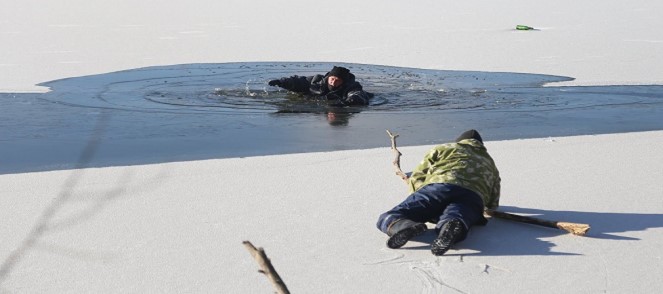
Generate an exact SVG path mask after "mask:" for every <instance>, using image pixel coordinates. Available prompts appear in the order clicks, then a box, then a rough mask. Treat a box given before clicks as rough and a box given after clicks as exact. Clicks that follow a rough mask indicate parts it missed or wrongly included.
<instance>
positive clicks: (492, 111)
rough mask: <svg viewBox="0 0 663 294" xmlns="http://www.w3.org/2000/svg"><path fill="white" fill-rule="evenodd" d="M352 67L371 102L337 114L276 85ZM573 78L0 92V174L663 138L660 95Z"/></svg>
mask: <svg viewBox="0 0 663 294" xmlns="http://www.w3.org/2000/svg"><path fill="white" fill-rule="evenodd" d="M334 65H341V66H345V67H348V68H349V69H350V70H351V71H352V72H353V73H354V74H355V75H356V76H357V80H358V81H359V82H360V83H361V84H362V85H363V86H364V89H365V90H367V91H369V92H372V93H374V94H375V97H374V98H373V99H372V101H371V104H370V105H369V106H364V107H346V108H339V107H333V106H330V105H328V103H327V101H324V100H319V99H315V98H310V97H303V96H300V95H296V94H293V93H288V92H287V91H284V90H281V89H279V88H276V87H270V86H268V85H267V81H268V80H270V79H274V78H280V77H284V76H291V75H304V76H307V75H314V74H324V73H326V72H327V71H329V70H330V69H331V67H332V66H334ZM569 80H572V78H570V77H561V76H550V75H538V74H519V73H494V72H468V71H444V70H425V69H414V68H400V67H389V66H379V65H365V64H343V63H333V64H332V63H301V62H289V63H223V64H185V65H173V66H158V67H148V68H139V69H134V70H127V71H120V72H113V73H107V74H99V75H92V76H84V77H75V78H68V79H63V80H57V81H51V82H47V83H44V84H42V85H44V86H48V87H50V88H51V90H52V91H51V92H49V93H44V94H12V93H6V94H0V103H1V105H2V110H0V127H1V128H0V173H16V172H32V171H45V170H55V169H67V168H79V167H88V166H93V167H94V166H114V165H133V164H145V163H157V162H170V161H185V160H200V159H211V158H228V157H245V156H260V155H274V154H284V153H301V152H316V151H334V150H347V149H365V148H375V147H388V146H389V137H388V136H387V134H386V132H385V130H386V129H389V130H391V131H392V132H395V133H398V134H400V136H399V139H398V143H399V146H406V145H428V144H438V143H443V142H447V141H450V140H453V139H454V138H455V137H456V136H457V135H458V134H459V133H461V132H462V131H464V130H467V129H470V128H474V129H477V130H479V131H480V132H481V134H482V136H483V137H484V139H485V140H486V141H491V140H505V139H520V138H534V137H540V138H546V137H554V136H570V135H585V134H602V133H621V132H633V131H648V130H661V129H663V86H654V85H651V86H648V85H642V86H593V87H545V86H544V85H545V84H547V83H554V82H561V81H569Z"/></svg>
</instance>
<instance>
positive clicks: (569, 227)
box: [484, 209, 590, 236]
mask: <svg viewBox="0 0 663 294" xmlns="http://www.w3.org/2000/svg"><path fill="white" fill-rule="evenodd" d="M484 213H485V214H487V215H489V216H492V217H497V218H501V219H507V220H512V221H517V222H521V223H527V224H532V225H538V226H543V227H548V228H553V229H560V230H565V231H567V232H569V233H571V234H574V235H577V236H584V235H585V234H586V233H587V232H588V231H589V229H590V226H589V225H588V224H578V223H569V222H558V221H549V220H544V219H540V218H535V217H531V216H523V215H517V214H512V213H508V212H502V211H497V210H490V209H486V210H485V211H484Z"/></svg>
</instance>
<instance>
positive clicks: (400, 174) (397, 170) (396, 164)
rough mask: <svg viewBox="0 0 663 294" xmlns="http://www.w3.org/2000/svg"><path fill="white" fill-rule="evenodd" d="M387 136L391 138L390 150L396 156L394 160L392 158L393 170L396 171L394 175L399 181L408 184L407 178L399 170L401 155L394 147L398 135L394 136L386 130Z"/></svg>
mask: <svg viewBox="0 0 663 294" xmlns="http://www.w3.org/2000/svg"><path fill="white" fill-rule="evenodd" d="M387 134H388V135H389V137H390V138H391V150H393V151H394V154H396V158H394V161H393V162H392V163H393V164H394V169H395V170H396V175H398V176H399V177H400V178H401V180H403V181H404V182H405V183H406V184H408V176H407V175H406V174H405V173H404V172H403V170H402V169H401V155H403V154H402V153H401V152H400V151H398V148H397V147H396V138H397V137H398V134H395V135H394V134H392V133H391V132H390V131H389V130H387Z"/></svg>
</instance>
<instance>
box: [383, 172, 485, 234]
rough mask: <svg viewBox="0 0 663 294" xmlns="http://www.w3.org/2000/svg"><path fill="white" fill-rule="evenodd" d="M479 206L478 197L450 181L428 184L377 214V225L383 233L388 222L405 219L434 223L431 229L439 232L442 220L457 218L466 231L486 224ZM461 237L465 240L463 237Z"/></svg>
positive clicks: (479, 198) (481, 202) (481, 206)
mask: <svg viewBox="0 0 663 294" xmlns="http://www.w3.org/2000/svg"><path fill="white" fill-rule="evenodd" d="M483 206H484V204H483V200H482V199H481V197H480V196H479V195H477V194H476V193H474V192H473V191H471V190H468V189H465V188H463V187H460V186H456V185H452V184H444V183H439V184H428V185H426V186H423V187H421V188H420V189H419V190H417V191H415V192H414V193H412V194H410V196H408V197H407V198H405V200H403V202H401V203H400V204H398V205H396V207H394V208H392V209H391V210H389V211H387V212H385V213H383V214H381V215H380V217H379V218H378V223H377V227H378V229H379V230H380V231H382V232H383V233H385V234H387V228H389V225H390V224H391V223H393V222H394V221H396V220H398V219H403V218H405V219H409V220H412V221H415V222H421V223H423V222H431V223H435V224H436V226H435V230H436V232H438V233H439V232H440V228H442V225H444V223H446V222H447V221H448V220H450V219H453V218H459V219H461V220H462V221H463V223H465V227H466V228H467V230H468V231H469V229H470V227H472V226H473V225H477V224H479V225H484V224H486V219H485V218H484V217H483ZM462 239H465V236H463V238H462ZM462 239H461V240H462ZM459 241H460V240H459Z"/></svg>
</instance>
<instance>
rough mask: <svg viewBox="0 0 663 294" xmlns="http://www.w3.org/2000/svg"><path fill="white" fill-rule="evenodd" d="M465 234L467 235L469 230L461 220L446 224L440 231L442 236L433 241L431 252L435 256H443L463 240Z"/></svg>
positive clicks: (453, 220) (455, 219)
mask: <svg viewBox="0 0 663 294" xmlns="http://www.w3.org/2000/svg"><path fill="white" fill-rule="evenodd" d="M465 234H467V229H466V228H465V225H464V224H463V221H461V220H460V219H457V218H454V219H452V220H450V221H448V222H446V223H445V224H444V225H442V228H441V229H440V235H438V236H437V238H436V239H435V240H433V245H431V252H433V254H434V255H438V256H439V255H443V254H444V253H446V252H447V251H448V250H449V248H451V245H453V244H455V243H457V242H459V241H461V240H463V239H464V237H465Z"/></svg>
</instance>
